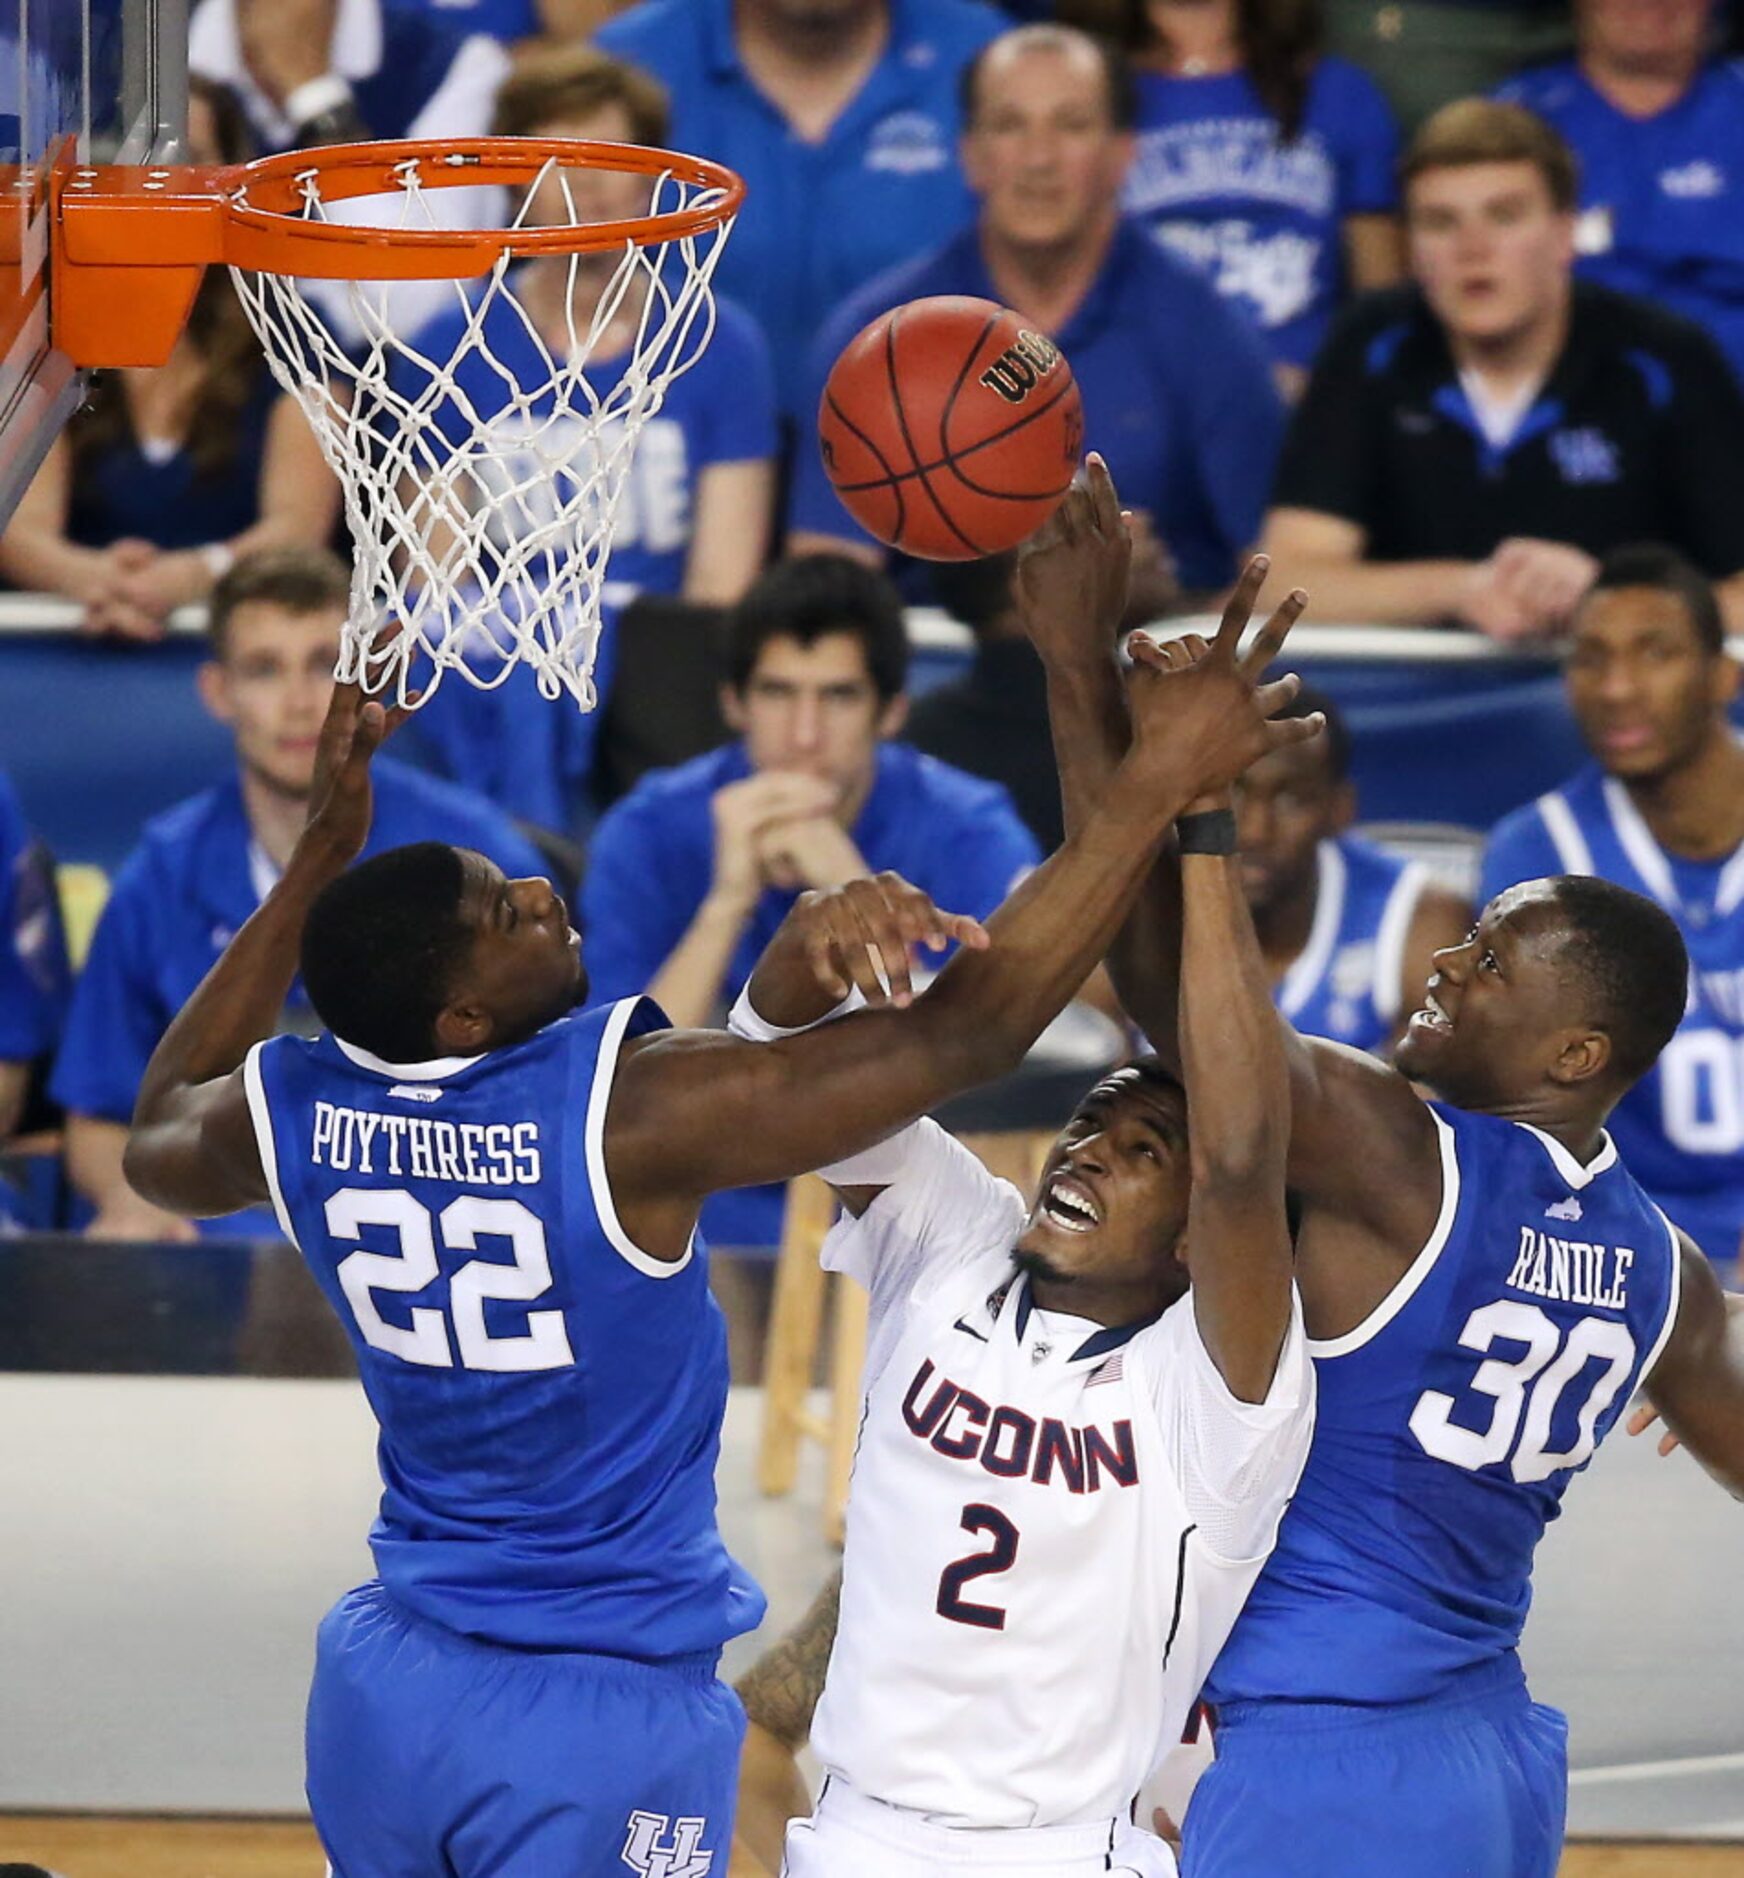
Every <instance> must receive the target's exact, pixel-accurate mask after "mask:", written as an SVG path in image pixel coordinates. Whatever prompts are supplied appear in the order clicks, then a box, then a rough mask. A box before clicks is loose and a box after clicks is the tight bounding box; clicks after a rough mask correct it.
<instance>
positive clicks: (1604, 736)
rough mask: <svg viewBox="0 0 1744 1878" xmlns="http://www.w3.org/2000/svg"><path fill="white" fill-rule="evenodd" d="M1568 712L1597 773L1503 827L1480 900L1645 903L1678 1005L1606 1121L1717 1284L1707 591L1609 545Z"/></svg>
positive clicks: (1716, 649) (1720, 802) (1726, 799)
mask: <svg viewBox="0 0 1744 1878" xmlns="http://www.w3.org/2000/svg"><path fill="white" fill-rule="evenodd" d="M1567 686H1568V701H1569V707H1570V709H1571V710H1572V711H1573V713H1574V717H1575V721H1576V722H1577V723H1578V724H1579V725H1580V730H1581V737H1582V739H1583V741H1584V742H1585V743H1586V746H1587V749H1588V750H1589V751H1590V752H1591V754H1592V759H1593V760H1592V762H1590V763H1589V764H1588V765H1587V766H1586V767H1585V768H1584V769H1581V770H1578V771H1577V772H1576V773H1575V774H1574V775H1573V776H1571V777H1570V778H1569V779H1568V781H1567V782H1565V783H1564V784H1563V785H1562V786H1561V788H1559V789H1553V790H1551V791H1550V792H1549V793H1548V794H1546V795H1543V796H1540V797H1539V799H1538V800H1537V801H1536V802H1532V803H1528V804H1527V806H1526V807H1525V808H1523V809H1519V810H1517V811H1516V812H1515V813H1514V814H1512V815H1510V816H1508V817H1507V819H1506V820H1504V821H1503V822H1502V823H1501V824H1500V825H1499V826H1498V827H1497V829H1496V831H1495V833H1494V834H1493V835H1492V836H1491V837H1490V845H1489V848H1488V850H1487V851H1486V852H1485V855H1484V866H1483V881H1482V886H1481V890H1480V899H1481V900H1482V901H1488V900H1490V899H1491V898H1493V897H1494V896H1495V895H1496V894H1498V893H1501V892H1502V891H1503V890H1504V889H1506V888H1508V887H1512V886H1514V885H1515V884H1516V883H1517V882H1519V881H1522V880H1536V879H1538V878H1540V877H1541V876H1543V875H1546V874H1596V875H1598V876H1600V877H1601V878H1602V879H1605V880H1614V881H1617V882H1618V883H1619V884H1620V885H1622V886H1625V887H1632V888H1633V889H1634V890H1635V891H1636V892H1637V893H1642V894H1646V895H1647V896H1648V898H1650V899H1652V900H1656V901H1658V903H1659V904H1660V905H1661V906H1662V907H1664V908H1665V910H1666V912H1668V913H1669V914H1670V915H1671V916H1672V918H1673V919H1675V920H1676V921H1677V924H1678V928H1679V930H1680V931H1681V932H1682V934H1683V938H1684V944H1685V946H1686V947H1687V948H1688V950H1689V957H1690V988H1689V1003H1688V1007H1687V1009H1686V1010H1685V1012H1684V1018H1683V1022H1682V1023H1681V1024H1680V1025H1679V1026H1678V1030H1677V1035H1676V1036H1675V1037H1673V1038H1672V1040H1671V1042H1670V1043H1669V1044H1667V1045H1666V1047H1665V1050H1664V1052H1663V1053H1662V1054H1661V1056H1660V1058H1659V1061H1658V1062H1657V1063H1656V1064H1655V1065H1654V1067H1653V1068H1652V1070H1651V1071H1649V1073H1648V1074H1647V1075H1646V1076H1644V1077H1643V1078H1642V1079H1641V1081H1640V1082H1638V1083H1637V1084H1636V1085H1635V1086H1634V1087H1633V1088H1632V1089H1631V1090H1630V1091H1629V1093H1628V1094H1627V1095H1626V1096H1625V1097H1624V1098H1623V1100H1622V1101H1621V1102H1620V1103H1619V1104H1618V1105H1617V1107H1616V1109H1615V1111H1614V1112H1613V1113H1612V1115H1611V1117H1610V1120H1609V1121H1608V1123H1607V1124H1606V1125H1607V1127H1608V1128H1609V1129H1610V1131H1611V1133H1612V1135H1613V1136H1615V1138H1616V1142H1617V1147H1618V1150H1619V1151H1620V1152H1621V1154H1622V1156H1623V1159H1624V1160H1625V1161H1626V1162H1627V1164H1628V1166H1629V1170H1630V1172H1631V1173H1633V1174H1634V1176H1635V1178H1636V1179H1637V1180H1639V1181H1640V1182H1641V1184H1642V1185H1643V1186H1644V1187H1645V1188H1646V1189H1647V1191H1648V1192H1649V1193H1650V1194H1652V1195H1653V1197H1654V1199H1655V1200H1657V1201H1658V1202H1659V1204H1660V1205H1661V1206H1663V1207H1664V1208H1665V1210H1666V1212H1667V1213H1668V1214H1670V1216H1671V1217H1672V1219H1673V1220H1674V1221H1675V1222H1676V1223H1677V1224H1678V1225H1679V1226H1681V1227H1682V1228H1683V1229H1684V1231H1685V1232H1687V1233H1688V1234H1689V1235H1690V1237H1691V1238H1692V1239H1694V1240H1695V1242H1696V1243H1697V1244H1698V1245H1699V1246H1700V1247H1701V1248H1702V1250H1703V1251H1704V1252H1706V1253H1707V1255H1708V1256H1709V1257H1710V1258H1711V1259H1713V1260H1715V1261H1716V1262H1717V1263H1718V1264H1719V1265H1720V1266H1721V1267H1722V1268H1723V1271H1724V1274H1725V1275H1726V1276H1728V1277H1732V1276H1734V1275H1735V1274H1736V1271H1737V1263H1736V1262H1737V1260H1738V1258H1739V1254H1740V1252H1741V1251H1744V745H1740V743H1739V741H1738V736H1737V732H1736V731H1735V730H1734V728H1733V726H1732V723H1731V721H1730V718H1729V711H1730V708H1731V706H1732V704H1733V701H1734V700H1735V699H1736V697H1737V695H1738V667H1737V665H1736V664H1735V663H1734V661H1733V660H1732V659H1730V658H1728V657H1727V656H1726V642H1725V632H1724V628H1723V626H1722V624H1721V619H1720V608H1719V605H1718V603H1717V601H1716V599H1715V595H1714V589H1713V587H1712V585H1711V584H1710V583H1709V582H1708V581H1706V580H1704V579H1703V578H1702V576H1701V575H1700V574H1699V573H1697V571H1696V570H1695V569H1694V568H1693V567H1692V566H1691V565H1690V564H1689V563H1688V562H1687V561H1685V560H1683V559H1682V558H1681V557H1679V556H1678V555H1677V554H1675V553H1673V552H1672V551H1671V550H1670V549H1668V548H1661V547H1632V548H1619V549H1617V550H1616V551H1615V552H1613V553H1612V554H1610V555H1607V556H1606V558H1605V560H1604V561H1603V562H1602V563H1601V565H1600V568H1599V573H1598V578H1597V579H1596V580H1595V582H1594V583H1593V586H1592V588H1591V589H1590V591H1589V592H1588V594H1587V596H1586V598H1585V599H1584V600H1583V601H1582V602H1581V605H1580V609H1579V611H1578V612H1577V613H1576V615H1575V622H1574V634H1573V640H1572V643H1571V645H1570V647H1569V657H1568V666H1567Z"/></svg>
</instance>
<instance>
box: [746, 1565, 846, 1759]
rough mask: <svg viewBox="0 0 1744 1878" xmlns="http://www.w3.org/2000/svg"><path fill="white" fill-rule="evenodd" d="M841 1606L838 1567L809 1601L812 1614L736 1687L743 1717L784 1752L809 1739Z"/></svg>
mask: <svg viewBox="0 0 1744 1878" xmlns="http://www.w3.org/2000/svg"><path fill="white" fill-rule="evenodd" d="M841 1601H842V1572H841V1567H840V1566H838V1567H837V1568H836V1570H835V1571H834V1572H832V1573H831V1574H830V1580H829V1583H828V1584H826V1585H825V1586H824V1588H823V1589H822V1590H821V1591H820V1592H819V1593H818V1594H817V1596H816V1597H815V1598H814V1599H813V1600H812V1605H811V1609H810V1610H808V1611H807V1612H806V1614H805V1615H804V1616H803V1617H802V1618H801V1619H800V1620H799V1622H798V1623H797V1624H795V1625H794V1627H793V1628H792V1629H791V1630H790V1631H789V1632H788V1633H787V1635H786V1636H785V1637H783V1638H782V1639H781V1641H780V1642H779V1643H776V1644H772V1645H771V1646H770V1648H769V1649H767V1650H765V1651H764V1652H763V1654H762V1655H761V1656H760V1657H758V1659H757V1661H756V1662H755V1663H753V1664H752V1665H751V1667H750V1668H749V1669H748V1670H746V1672H745V1674H744V1675H743V1676H741V1677H740V1679H739V1681H738V1683H737V1684H736V1687H737V1689H738V1692H739V1700H740V1701H741V1702H743V1703H744V1705H745V1712H746V1714H747V1715H749V1716H750V1718H751V1720H752V1721H754V1722H755V1723H756V1724H757V1725H758V1726H759V1727H760V1728H766V1729H767V1730H768V1731H769V1733H770V1734H772V1735H774V1737H775V1738H776V1740H778V1741H780V1742H782V1743H783V1744H785V1745H786V1746H787V1747H789V1748H798V1747H800V1746H801V1745H802V1744H803V1743H804V1741H805V1739H806V1737H807V1736H808V1735H809V1734H810V1733H811V1718H812V1714H813V1712H814V1711H815V1710H816V1708H817V1705H818V1697H819V1696H820V1695H822V1694H823V1690H824V1671H825V1670H826V1669H827V1668H828V1667H829V1661H830V1651H831V1650H832V1649H833V1648H834V1647H835V1642H836V1611H837V1608H838V1606H839V1605H840V1603H841Z"/></svg>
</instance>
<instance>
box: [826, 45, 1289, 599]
mask: <svg viewBox="0 0 1744 1878" xmlns="http://www.w3.org/2000/svg"><path fill="white" fill-rule="evenodd" d="M965 96H966V100H967V103H968V106H969V109H968V113H967V115H968V120H969V122H968V129H967V131H966V133H965V135H964V139H963V153H964V165H965V168H966V170H967V173H968V176H969V179H970V183H971V185H972V187H973V188H974V190H975V194H976V196H977V197H978V198H979V201H980V205H981V206H980V215H979V217H978V219H977V220H976V222H975V223H974V224H972V225H971V226H970V227H968V228H966V229H964V230H963V231H962V232H961V233H960V234H958V235H957V236H956V237H955V238H954V239H952V240H951V241H950V242H948V243H947V244H946V245H945V246H944V247H942V248H940V249H938V250H936V251H935V252H934V253H932V254H930V255H927V256H925V257H923V258H922V259H921V260H919V261H917V262H914V263H911V264H910V265H908V266H905V267H902V268H898V269H895V270H894V271H892V272H891V273H888V274H884V275H881V276H880V277H879V278H878V279H877V280H876V281H874V282H872V283H871V284H870V285H869V286H867V287H866V288H865V289H864V290H863V291H862V292H860V293H858V294H856V295H855V296H854V297H853V299H851V300H850V301H848V302H847V304H846V305H845V306H843V307H842V308H841V309H840V310H839V311H838V312H837V313H836V314H835V315H834V316H833V317H832V318H831V320H830V322H829V324H828V326H827V327H826V328H825V330H824V332H823V334H822V335H821V337H820V339H819V342H818V346H817V349H816V351H815V352H814V354H813V360H812V374H813V376H812V386H811V391H810V409H811V410H813V411H815V410H816V408H817V401H818V397H819V395H820V394H821V392H822V389H823V383H824V380H825V379H826V378H827V377H828V375H829V369H830V367H831V365H833V364H834V362H835V360H836V357H837V355H838V354H839V353H840V351H841V349H842V347H843V346H844V345H846V344H847V342H848V341H849V340H850V339H851V338H852V337H853V336H854V334H855V333H857V332H858V331H859V330H860V328H861V327H862V326H864V325H866V324H867V322H868V321H870V320H872V319H874V318H876V317H877V316H878V315H879V314H880V313H883V312H885V311H887V310H888V309H889V308H890V307H893V306H897V305H899V304H900V303H901V302H903V301H905V300H913V299H916V298H919V297H921V296H923V295H929V294H971V295H976V296H979V297H980V298H982V299H987V300H996V301H1000V302H1002V303H1003V304H1005V305H1006V306H1010V307H1014V308H1015V309H1016V310H1017V311H1018V312H1019V313H1020V314H1022V315H1023V316H1024V318H1025V319H1026V320H1027V321H1028V322H1029V323H1030V324H1032V325H1033V326H1035V327H1036V328H1037V329H1038V330H1040V331H1042V332H1045V333H1046V334H1048V336H1049V337H1050V338H1052V339H1053V340H1055V341H1056V342H1057V343H1058V345H1059V346H1060V348H1061V350H1062V351H1064V353H1065V354H1066V357H1067V358H1068V359H1070V361H1071V364H1072V371H1073V373H1074V375H1075V376H1076V378H1077V381H1078V387H1079V390H1080V391H1081V393H1082V394H1083V399H1084V442H1085V445H1086V447H1087V448H1089V449H1092V450H1097V451H1100V452H1101V454H1102V455H1103V457H1105V458H1106V459H1107V462H1108V467H1109V469H1110V470H1111V471H1112V472H1113V474H1114V478H1115V481H1116V483H1117V484H1118V486H1119V488H1120V492H1121V495H1122V496H1123V498H1124V499H1125V500H1126V501H1127V502H1129V503H1130V504H1131V505H1132V507H1133V509H1134V510H1135V511H1139V512H1141V513H1143V514H1144V515H1145V517H1146V519H1147V521H1148V523H1149V525H1150V527H1151V529H1152V530H1154V532H1155V534H1156V535H1157V536H1159V537H1160V538H1161V541H1162V544H1163V546H1164V547H1165V548H1166V549H1167V551H1168V552H1169V554H1170V555H1172V556H1173V558H1174V563H1175V567H1176V570H1177V572H1178V574H1179V577H1180V580H1181V582H1182V584H1183V585H1184V586H1186V587H1188V588H1190V589H1197V590H1200V591H1210V590H1214V589H1217V588H1220V587H1222V586H1223V585H1224V584H1225V583H1227V582H1228V581H1229V580H1231V579H1232V578H1233V577H1234V574H1235V569H1236V561H1237V557H1238V556H1239V555H1240V554H1241V553H1242V551H1243V550H1244V549H1245V548H1247V547H1248V546H1249V545H1250V544H1251V543H1252V542H1253V540H1254V539H1255V538H1256V537H1257V535H1258V533H1259V525H1260V518H1261V514H1262V512H1263V510H1264V507H1265V500H1266V492H1267V490H1268V488H1269V486H1270V483H1271V475H1272V465H1273V461H1274V459H1275V457H1276V455H1277V450H1278V444H1279V440H1280V436H1281V434H1282V429H1283V405H1282V402H1281V400H1280V399H1279V397H1278V394H1277V390H1276V388H1275V386H1274V385H1273V383H1272V377H1271V366H1270V360H1269V359H1268V357H1267V355H1266V350H1265V347H1264V346H1263V345H1262V343H1261V342H1260V339H1259V336H1258V334H1257V332H1256V331H1255V329H1254V328H1253V326H1252V325H1251V324H1250V322H1249V321H1248V320H1247V319H1246V318H1244V317H1243V316H1242V315H1241V314H1240V313H1238V312H1236V311H1235V310H1234V309H1233V308H1232V307H1230V306H1229V305H1228V304H1227V303H1226V302H1225V301H1223V300H1222V299H1220V298H1219V297H1218V295H1217V293H1216V292H1215V291H1214V290H1213V289H1212V288H1211V287H1210V286H1208V285H1207V284H1206V283H1205V282H1204V281H1203V280H1202V279H1200V277H1199V276H1198V275H1197V274H1195V273H1194V272H1193V271H1192V270H1191V269H1190V268H1189V267H1187V266H1186V265H1185V264H1184V263H1182V262H1180V261H1177V260H1175V259H1174V258H1173V257H1172V256H1171V255H1168V254H1165V253H1164V252H1163V250H1162V249H1161V248H1159V247H1158V246H1157V244H1156V243H1155V242H1154V241H1152V240H1151V239H1150V237H1149V236H1148V235H1147V234H1146V233H1145V232H1144V230H1143V229H1142V228H1141V227H1140V226H1139V224H1138V223H1136V222H1134V221H1131V220H1129V219H1126V218H1124V217H1123V216H1122V215H1121V213H1120V188H1121V182H1122V179H1123V177H1124V176H1125V173H1126V169H1127V165H1128V164H1129V162H1130V161H1131V158H1132V151H1133V139H1132V129H1131V125H1132V115H1131V95H1130V90H1129V88H1128V86H1127V85H1126V84H1125V82H1124V80H1123V78H1122V75H1121V72H1120V68H1119V66H1118V64H1117V62H1116V61H1115V59H1114V57H1113V55H1111V54H1109V53H1106V52H1105V51H1104V50H1103V49H1102V48H1101V47H1100V46H1098V45H1097V43H1096V42H1095V41H1094V40H1091V39H1089V38H1087V37H1086V36H1085V35H1083V34H1082V33H1078V32H1074V31H1072V30H1070V29H1068V28H1066V27H1061V26H1047V25H1043V26H1024V27H1019V28H1017V29H1016V30H1015V31H1013V32H1010V33H1008V34H1006V35H1004V36H1003V37H1002V38H1001V39H999V40H998V41H997V42H995V44H994V45H992V46H991V47H990V48H989V49H988V50H987V51H986V52H985V53H983V54H982V55H981V57H980V58H979V59H978V60H977V61H976V62H975V64H974V65H973V66H972V67H971V68H970V70H969V72H968V73H967V74H966V75H965ZM789 525H790V530H791V536H790V546H791V547H792V548H794V549H796V550H801V551H814V550H817V549H832V550H836V551H842V552H853V553H859V554H861V555H863V556H865V557H867V558H869V559H872V560H882V559H883V551H882V549H880V548H878V547H877V546H876V545H875V544H873V543H872V542H871V541H870V540H869V539H868V537H867V536H866V535H864V534H863V533H862V532H861V531H860V529H859V528H858V527H857V526H856V525H855V524H854V522H853V521H852V519H851V518H850V517H849V515H848V513H847V511H846V510H845V509H844V508H843V507H842V505H841V503H840V502H839V501H838V500H837V499H836V495H835V492H834V491H833V490H832V489H831V488H830V485H829V480H828V478H827V477H826V476H825V474H824V468H823V462H822V459H821V457H820V456H819V453H818V448H817V443H816V440H815V438H814V437H812V436H809V435H808V436H806V437H805V438H804V439H802V443H801V448H800V450H799V453H798V458H797V461H796V463H795V467H794V492H793V502H792V508H791V511H790V514H789Z"/></svg>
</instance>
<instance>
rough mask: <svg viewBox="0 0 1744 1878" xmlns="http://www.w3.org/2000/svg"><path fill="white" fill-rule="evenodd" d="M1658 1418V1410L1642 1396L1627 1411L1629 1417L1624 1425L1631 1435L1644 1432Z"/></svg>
mask: <svg viewBox="0 0 1744 1878" xmlns="http://www.w3.org/2000/svg"><path fill="white" fill-rule="evenodd" d="M1658 1420H1659V1411H1658V1409H1656V1408H1655V1407H1654V1406H1653V1404H1652V1403H1651V1402H1649V1401H1647V1400H1646V1399H1645V1398H1643V1399H1642V1400H1641V1401H1639V1402H1637V1403H1636V1404H1635V1406H1634V1407H1633V1408H1632V1409H1631V1410H1630V1411H1629V1419H1628V1421H1627V1422H1625V1423H1624V1426H1625V1427H1626V1428H1627V1429H1628V1430H1629V1432H1630V1434H1632V1435H1640V1434H1645V1433H1646V1432H1647V1430H1648V1429H1649V1428H1651V1427H1652V1426H1653V1424H1654V1423H1655V1422H1656V1421H1658Z"/></svg>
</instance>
